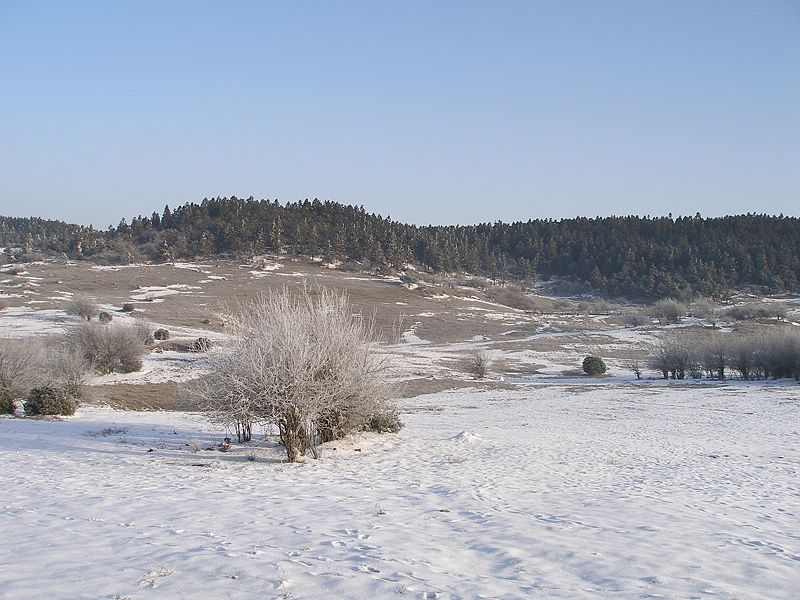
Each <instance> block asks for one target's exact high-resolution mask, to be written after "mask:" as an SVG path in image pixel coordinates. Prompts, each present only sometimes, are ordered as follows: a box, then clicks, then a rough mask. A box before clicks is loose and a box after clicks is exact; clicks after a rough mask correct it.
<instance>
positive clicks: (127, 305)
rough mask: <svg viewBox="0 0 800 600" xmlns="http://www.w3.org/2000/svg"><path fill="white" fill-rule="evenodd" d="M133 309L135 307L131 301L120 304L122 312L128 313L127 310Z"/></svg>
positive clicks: (131, 310)
mask: <svg viewBox="0 0 800 600" xmlns="http://www.w3.org/2000/svg"><path fill="white" fill-rule="evenodd" d="M135 309H136V307H135V306H134V304H133V302H125V303H124V304H123V305H122V312H126V313H129V312H133V311H134V310H135Z"/></svg>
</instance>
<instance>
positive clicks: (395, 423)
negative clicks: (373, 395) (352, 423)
mask: <svg viewBox="0 0 800 600" xmlns="http://www.w3.org/2000/svg"><path fill="white" fill-rule="evenodd" d="M402 428H403V422H402V421H401V420H400V413H398V412H397V411H396V410H394V409H391V408H387V409H386V410H382V411H380V412H378V413H376V414H374V415H372V417H371V418H370V420H369V422H368V423H367V425H366V427H365V428H364V430H365V431H373V432H375V433H397V432H398V431H400V430H401V429H402Z"/></svg>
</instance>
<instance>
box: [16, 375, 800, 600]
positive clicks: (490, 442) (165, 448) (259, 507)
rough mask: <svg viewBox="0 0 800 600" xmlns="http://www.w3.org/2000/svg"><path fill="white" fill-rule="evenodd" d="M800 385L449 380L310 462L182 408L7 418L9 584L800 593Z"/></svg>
mask: <svg viewBox="0 0 800 600" xmlns="http://www.w3.org/2000/svg"><path fill="white" fill-rule="evenodd" d="M587 387H588V389H587ZM797 398H798V396H797V386H796V385H793V384H790V385H772V384H744V383H742V384H734V385H725V386H723V385H680V386H673V385H670V384H663V385H651V384H649V383H640V384H624V385H623V384H615V385H600V386H583V385H571V384H569V385H529V386H523V387H522V388H518V389H515V390H512V391H467V392H464V391H459V392H450V393H440V394H434V395H429V396H422V397H417V398H413V399H410V400H406V401H404V404H403V410H404V414H403V418H404V420H405V422H406V427H405V428H404V429H403V430H402V431H401V432H400V433H399V434H396V435H383V436H377V435H372V434H363V435H361V436H358V437H356V438H354V439H352V440H348V441H347V442H337V443H332V444H327V445H325V446H323V458H322V459H321V460H319V461H314V460H311V459H309V460H308V461H306V462H305V463H302V464H294V465H290V464H285V463H283V462H280V459H281V453H280V451H279V449H278V448H277V447H276V446H275V445H274V443H273V442H272V441H270V442H264V441H259V442H255V443H254V444H252V445H251V446H252V447H254V449H255V458H256V460H255V461H252V462H251V461H249V460H247V457H246V454H247V452H248V449H247V448H245V447H242V446H239V445H237V444H234V446H233V449H232V450H231V451H230V452H228V453H222V452H219V451H216V450H206V448H212V447H214V445H215V444H216V443H217V442H219V441H221V438H222V437H223V436H224V435H225V432H224V431H221V430H217V429H214V428H212V427H211V426H209V425H208V424H207V423H206V421H204V420H203V419H202V418H201V417H199V416H197V415H194V414H188V413H170V412H144V413H133V412H123V411H113V410H103V409H92V408H82V409H80V410H79V411H78V413H77V415H76V416H75V417H73V418H69V419H65V420H63V421H49V420H33V419H21V418H0V461H2V464H3V471H2V476H3V485H2V487H0V531H2V532H3V539H4V540H5V542H6V543H4V544H2V545H0V562H1V563H2V564H4V565H6V566H7V568H5V569H3V570H2V571H0V590H2V594H0V595H2V596H3V598H4V599H8V600H16V599H28V598H32V597H38V598H58V599H61V598H64V599H77V598H115V597H120V598H122V597H130V598H135V599H139V598H288V597H292V598H337V597H338V598H393V597H397V596H400V595H403V596H406V597H412V598H426V597H427V598H433V597H438V598H481V597H482V598H556V599H558V598H570V599H572V598H578V599H581V598H598V597H609V598H658V597H661V598H702V597H716V598H729V599H730V598H739V599H749V598H753V599H754V598H770V599H774V600H782V599H790V598H796V597H797V595H796V589H797V587H796V584H797V574H798V569H799V568H800V537H798V514H800V492H798V488H797V475H798V464H800V444H798V443H797V442H798V435H800V432H798V427H797V424H798V422H800V404H799V403H798V400H797ZM192 440H197V441H198V442H199V444H198V445H199V446H200V447H201V448H203V449H202V450H200V451H199V452H197V453H193V452H192V451H191V441H192ZM151 449H152V451H150V450H151Z"/></svg>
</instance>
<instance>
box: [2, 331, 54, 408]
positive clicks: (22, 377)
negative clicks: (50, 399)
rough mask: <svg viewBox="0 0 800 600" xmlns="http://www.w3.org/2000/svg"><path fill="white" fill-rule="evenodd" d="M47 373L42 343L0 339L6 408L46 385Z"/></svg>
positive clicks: (31, 340)
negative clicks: (37, 387) (33, 388)
mask: <svg viewBox="0 0 800 600" xmlns="http://www.w3.org/2000/svg"><path fill="white" fill-rule="evenodd" d="M48 372H49V370H48V369H47V354H46V352H45V348H44V345H43V344H42V343H41V342H40V341H39V340H35V339H30V338H21V339H17V338H0V397H3V398H5V399H6V400H5V402H4V403H3V406H6V405H7V403H8V402H9V401H10V402H13V401H14V400H16V399H17V398H22V397H23V396H25V395H26V394H27V393H28V391H30V389H31V388H32V387H35V386H37V385H41V384H44V383H46V377H47V374H48ZM0 412H6V411H5V410H3V409H0Z"/></svg>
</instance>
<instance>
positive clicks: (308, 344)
mask: <svg viewBox="0 0 800 600" xmlns="http://www.w3.org/2000/svg"><path fill="white" fill-rule="evenodd" d="M315 292H316V293H313V294H312V293H311V292H310V291H309V290H308V289H303V290H301V291H299V292H298V293H294V294H293V293H292V292H290V291H289V290H288V289H287V288H284V289H282V290H280V291H274V290H273V291H270V292H268V293H267V294H265V295H263V296H260V297H259V298H257V299H255V300H253V301H251V302H248V303H245V304H242V305H240V306H239V307H238V308H237V309H235V310H233V311H231V314H230V315H229V316H228V319H227V320H228V323H229V324H230V328H231V331H232V333H233V334H234V339H233V341H231V342H230V343H229V344H228V345H227V347H226V348H225V349H224V350H223V351H221V352H218V353H216V354H214V355H212V356H211V357H209V360H210V362H211V373H210V374H209V375H208V376H207V377H206V378H205V379H204V381H203V382H202V383H200V384H198V385H197V386H195V387H194V388H193V389H192V390H191V395H192V398H193V401H194V403H195V405H196V406H198V407H199V408H201V409H204V410H206V411H208V412H209V413H210V414H211V416H212V418H214V419H215V420H217V421H220V422H223V423H225V424H227V425H233V426H235V427H237V432H239V431H243V432H244V435H242V436H241V437H240V439H242V440H244V439H247V438H249V432H250V428H251V427H252V425H253V424H256V423H263V424H271V425H275V426H277V428H278V432H279V434H280V439H281V443H282V444H283V446H284V447H285V449H286V455H287V458H288V460H289V461H290V462H294V461H297V460H299V459H300V458H301V457H302V456H303V455H304V454H305V453H306V452H307V451H309V450H311V451H312V452H315V448H316V445H317V444H318V443H319V442H323V441H329V440H332V439H339V438H341V437H344V436H345V435H347V434H349V433H351V432H353V431H357V430H360V429H363V428H365V427H366V426H367V425H368V424H369V422H370V420H371V419H372V418H373V417H374V416H375V415H376V414H378V413H380V412H381V411H382V410H386V407H387V398H388V393H389V388H388V386H387V384H386V382H385V377H384V375H385V373H384V371H385V368H386V363H385V358H382V355H380V354H378V353H376V352H375V351H374V350H375V341H376V340H375V324H374V323H375V321H374V318H373V319H366V318H363V316H362V315H359V314H353V312H352V309H351V306H350V303H349V300H348V298H347V296H346V295H345V294H340V293H337V292H334V291H331V290H328V289H325V288H321V289H319V290H315Z"/></svg>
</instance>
